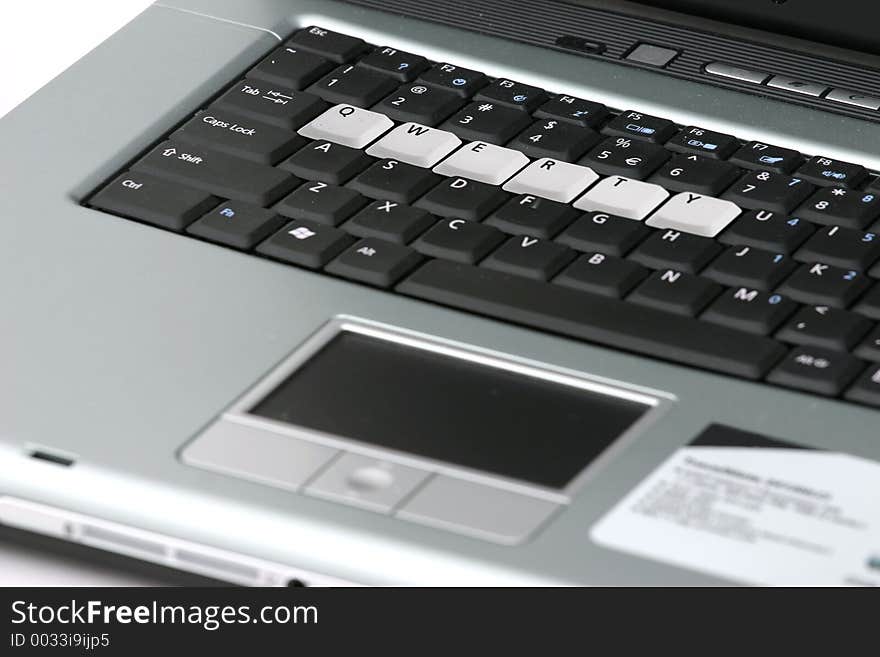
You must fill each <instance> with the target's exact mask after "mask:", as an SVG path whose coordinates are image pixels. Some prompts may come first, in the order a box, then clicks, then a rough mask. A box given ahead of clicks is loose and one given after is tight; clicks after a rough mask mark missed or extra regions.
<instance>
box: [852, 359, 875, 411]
mask: <svg viewBox="0 0 880 657" xmlns="http://www.w3.org/2000/svg"><path fill="white" fill-rule="evenodd" d="M844 396H845V397H846V398H847V399H849V400H850V401H854V402H859V403H860V404H868V405H870V406H880V365H871V366H869V367H868V368H867V369H866V370H865V371H864V372H863V373H862V375H861V376H860V377H859V378H858V379H857V380H856V382H855V383H854V384H853V385H852V387H850V389H849V390H847V391H846V394H845V395H844Z"/></svg>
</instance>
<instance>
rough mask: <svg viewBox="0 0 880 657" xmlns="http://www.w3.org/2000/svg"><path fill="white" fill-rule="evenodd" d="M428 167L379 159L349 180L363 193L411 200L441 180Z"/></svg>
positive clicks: (388, 198)
mask: <svg viewBox="0 0 880 657" xmlns="http://www.w3.org/2000/svg"><path fill="white" fill-rule="evenodd" d="M440 180H441V178H440V176H438V175H437V174H436V173H432V172H431V171H430V170H429V169H422V168H421V167H415V166H413V165H412V164H406V163H405V162H398V161H397V160H381V161H379V162H376V163H375V164H374V165H373V166H371V167H370V168H369V169H367V170H366V171H364V172H363V173H361V174H360V175H359V176H358V177H357V178H355V179H354V180H352V181H351V182H349V183H348V186H349V187H351V188H352V189H356V190H357V191H359V192H360V193H361V194H363V195H364V196H369V197H371V198H377V199H387V200H389V201H395V202H396V203H412V202H413V201H415V200H416V199H417V198H419V197H420V196H422V194H424V193H425V192H427V191H428V190H429V189H431V188H432V187H434V186H435V185H437V184H438V183H439V182H440Z"/></svg>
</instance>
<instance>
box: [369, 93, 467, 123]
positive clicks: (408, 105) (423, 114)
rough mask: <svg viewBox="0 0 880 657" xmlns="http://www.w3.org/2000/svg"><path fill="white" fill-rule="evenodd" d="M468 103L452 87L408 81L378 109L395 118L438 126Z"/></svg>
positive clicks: (378, 106)
mask: <svg viewBox="0 0 880 657" xmlns="http://www.w3.org/2000/svg"><path fill="white" fill-rule="evenodd" d="M463 104H464V99H463V98H462V97H461V96H459V95H458V94H456V93H454V92H452V91H446V90H444V89H441V88H439V87H429V86H427V85H424V84H418V83H415V84H405V85H403V86H401V87H400V88H399V89H396V90H395V91H393V92H392V93H391V95H390V96H388V97H387V98H385V100H383V101H382V102H381V103H379V104H378V105H377V106H376V108H375V109H376V111H377V112H381V113H382V114H385V115H387V116H388V117H390V118H392V119H394V120H395V121H400V122H401V123H406V122H407V121H413V122H415V123H421V124H422V125H430V126H434V125H437V124H438V123H440V121H442V120H443V119H445V118H446V117H447V116H449V115H450V114H452V113H453V112H454V111H455V110H457V109H458V108H459V107H461V106H462V105H463Z"/></svg>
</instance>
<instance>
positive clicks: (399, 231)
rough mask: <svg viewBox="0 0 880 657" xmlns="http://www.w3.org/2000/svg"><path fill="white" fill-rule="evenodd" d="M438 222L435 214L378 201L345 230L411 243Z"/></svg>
mask: <svg viewBox="0 0 880 657" xmlns="http://www.w3.org/2000/svg"><path fill="white" fill-rule="evenodd" d="M435 223H436V219H435V218H434V216H433V215H431V214H429V213H428V212H426V211H425V210H422V209H420V208H414V207H412V206H409V205H404V204H402V203H395V202H393V201H376V202H374V203H370V204H369V205H367V206H366V207H365V208H364V209H363V210H361V211H360V212H358V213H357V214H356V215H354V216H353V217H352V218H351V219H350V220H349V221H348V222H346V224H345V226H344V228H345V230H346V231H347V232H348V233H350V234H352V235H357V236H358V237H376V238H378V239H381V240H385V241H386V242H395V243H397V244H409V243H410V242H412V241H413V240H414V239H415V238H416V237H418V236H419V235H420V234H421V233H423V232H424V231H426V230H427V229H428V228H430V227H431V226H433V225H434V224H435Z"/></svg>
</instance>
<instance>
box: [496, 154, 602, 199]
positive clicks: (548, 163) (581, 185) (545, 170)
mask: <svg viewBox="0 0 880 657" xmlns="http://www.w3.org/2000/svg"><path fill="white" fill-rule="evenodd" d="M597 180H599V176H598V175H597V174H596V172H595V171H593V170H592V169H591V168H589V167H582V166H580V165H577V164H569V163H568V162H560V161H559V160H553V159H551V158H549V157H542V158H541V159H540V160H535V161H534V162H532V163H531V164H530V165H529V166H527V167H526V168H525V169H523V170H522V171H520V172H519V173H518V174H516V175H515V176H514V177H513V178H511V179H510V180H508V181H507V182H506V183H505V184H504V187H503V189H504V190H505V191H507V192H513V193H514V194H530V195H534V196H543V197H544V198H549V199H550V200H551V201H559V202H560V203H570V202H571V201H573V200H574V198H575V197H576V196H577V195H578V194H580V193H581V192H582V191H584V190H585V189H586V188H587V187H589V186H590V185H592V184H593V183H594V182H596V181H597Z"/></svg>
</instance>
